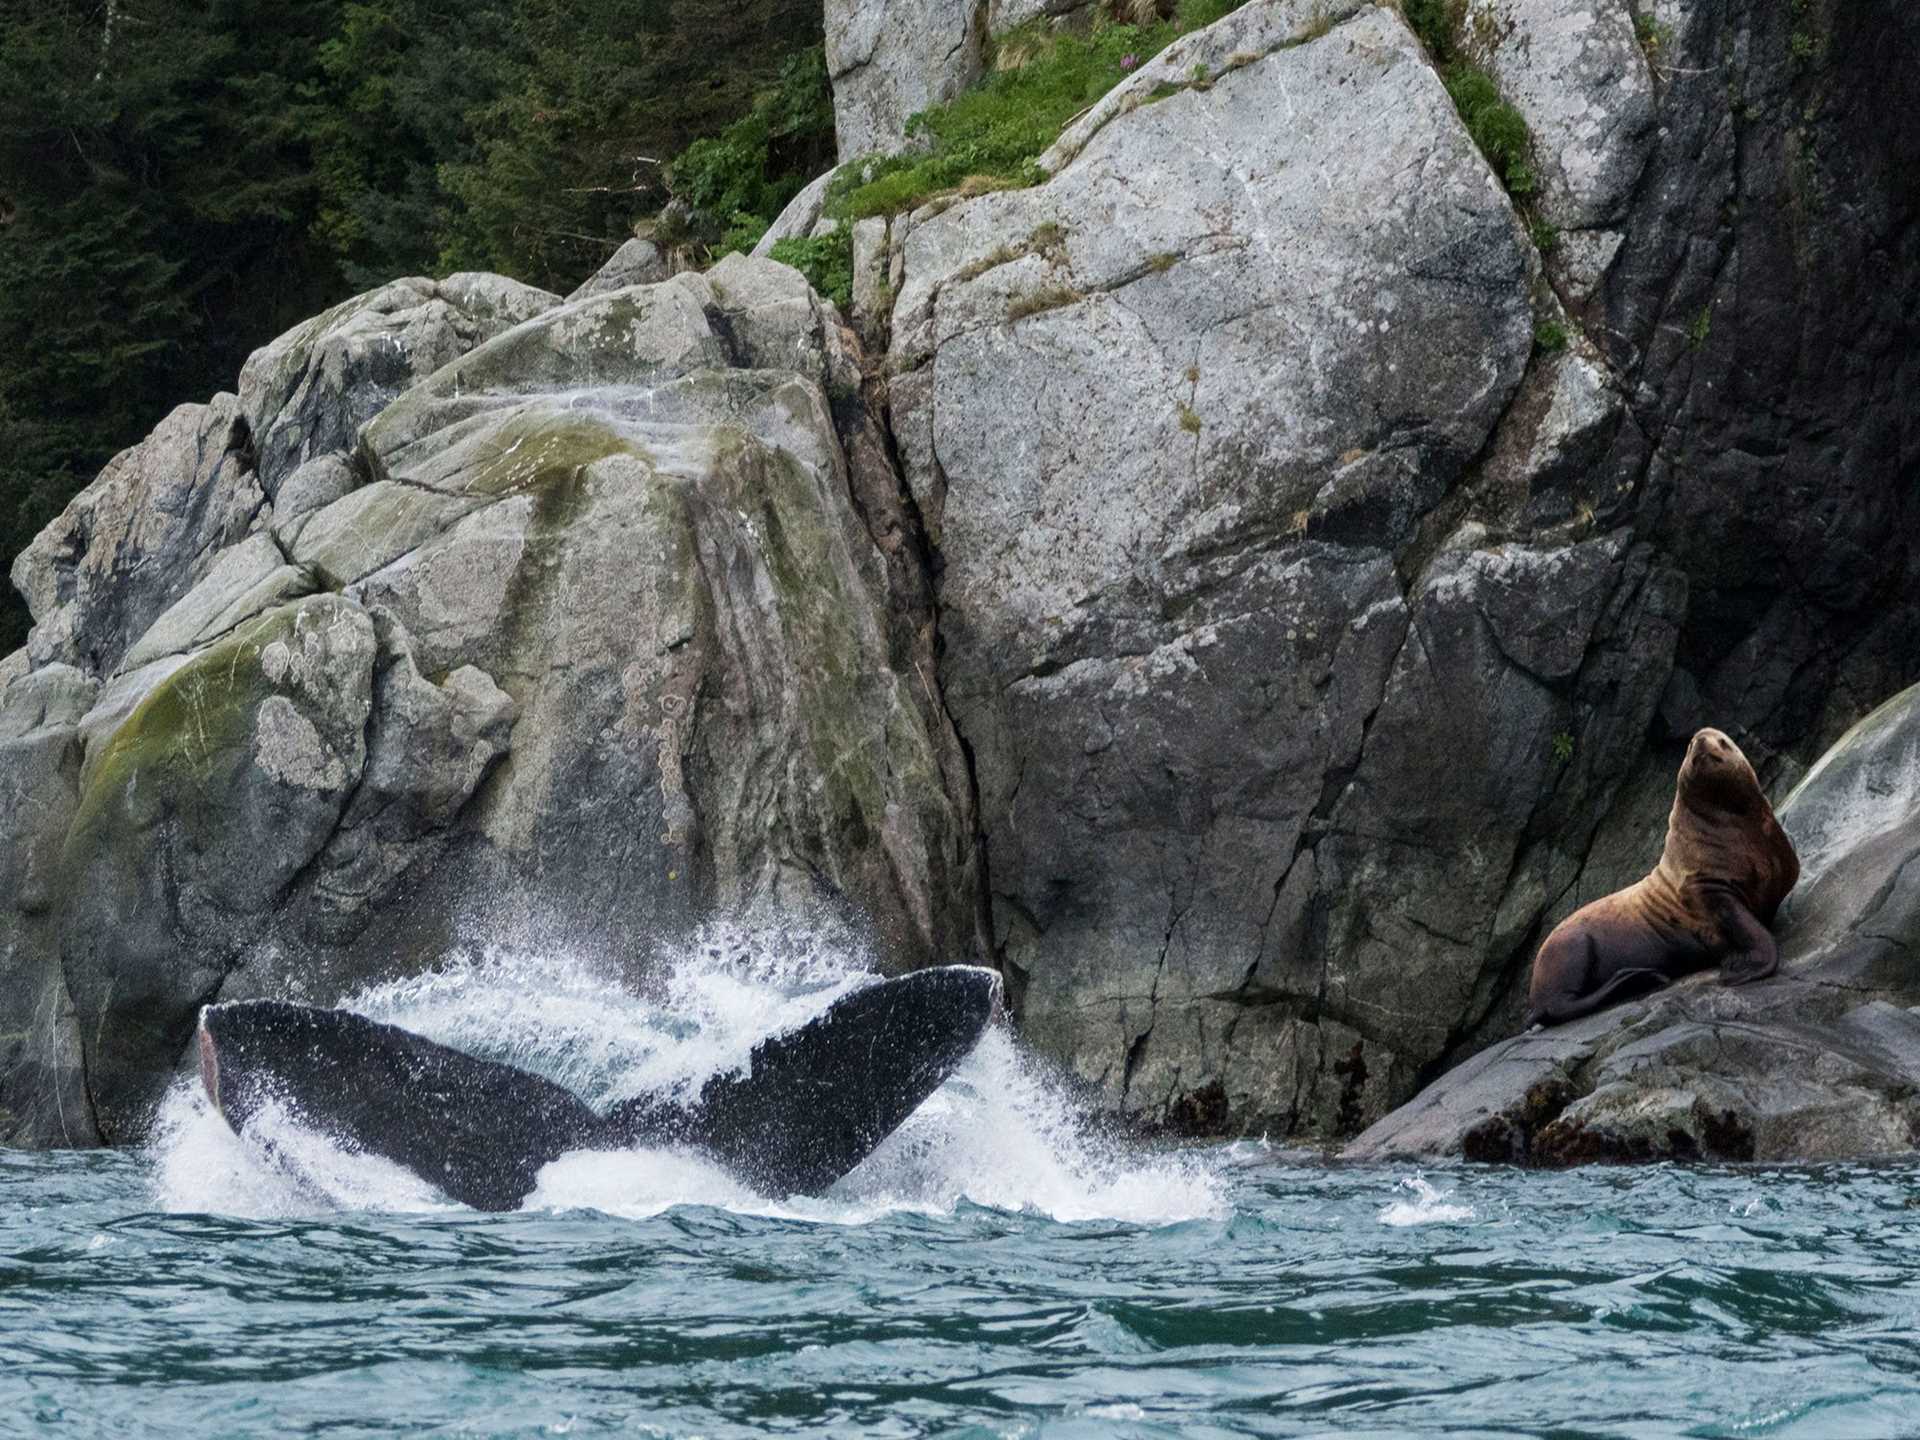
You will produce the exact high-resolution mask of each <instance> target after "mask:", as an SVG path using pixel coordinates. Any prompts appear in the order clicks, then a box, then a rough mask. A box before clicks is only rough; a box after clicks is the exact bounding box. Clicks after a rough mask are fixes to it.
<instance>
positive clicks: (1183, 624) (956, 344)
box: [892, 0, 1671, 1130]
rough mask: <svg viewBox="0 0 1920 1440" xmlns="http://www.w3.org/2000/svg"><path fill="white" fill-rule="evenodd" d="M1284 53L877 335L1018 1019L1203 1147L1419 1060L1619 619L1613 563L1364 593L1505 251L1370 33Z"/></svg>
mask: <svg viewBox="0 0 1920 1440" xmlns="http://www.w3.org/2000/svg"><path fill="white" fill-rule="evenodd" d="M1326 18H1327V16H1326V12H1325V11H1324V10H1323V9H1322V8H1321V7H1318V6H1312V5H1307V4H1290V3H1281V0H1270V3H1264V4H1263V3H1255V4H1251V5H1248V6H1246V7H1244V8H1243V9H1241V10H1239V11H1237V12H1235V13H1234V14H1233V15H1232V16H1230V17H1228V18H1227V19H1226V20H1224V21H1222V22H1220V23H1219V24H1217V25H1215V26H1213V27H1211V28H1210V29H1208V30H1206V31H1202V32H1198V33H1197V34H1196V35H1194V36H1190V37H1188V39H1187V40H1185V41H1183V42H1181V43H1180V44H1179V45H1178V46H1177V47H1175V49H1174V50H1172V51H1170V52H1169V57H1170V58H1165V57H1163V60H1161V61H1156V62H1155V64H1154V66H1149V67H1145V69H1146V72H1147V73H1145V74H1143V75H1142V76H1140V77H1139V78H1137V79H1136V80H1134V81H1130V82H1128V84H1127V85H1126V86H1123V87H1122V89H1121V91H1118V92H1115V94H1114V95H1112V96H1109V98H1108V100H1107V101H1106V102H1103V103H1102V104H1101V105H1098V106H1095V107H1094V109H1093V110H1092V111H1090V112H1089V114H1088V115H1087V116H1086V117H1085V118H1084V119H1083V120H1081V121H1080V122H1077V124H1076V126H1075V127H1074V128H1073V129H1072V130H1070V131H1069V133H1068V135H1067V136H1066V137H1064V138H1063V139H1062V141H1061V143H1060V145H1058V146H1057V147H1056V148H1055V150H1054V151H1053V152H1052V153H1051V155H1050V156H1049V158H1048V161H1047V163H1048V165H1049V166H1050V167H1051V168H1053V169H1054V171H1055V173H1054V175H1053V178H1052V179H1051V180H1050V181H1048V182H1047V183H1046V184H1044V185H1041V186H1038V187H1035V188H1033V189H1030V190H1025V191H1017V192H1008V193H1002V194H993V195H987V196H984V197H981V198H979V199H975V200H972V201H970V202H965V203H961V204H958V205H955V206H953V207H952V208H949V209H947V210H945V211H944V212H941V213H937V214H928V215H923V216H921V217H917V218H916V221H915V223H914V224H913V225H912V227H911V228H909V229H907V231H906V235H905V239H904V243H903V244H902V245H901V247H900V254H901V259H902V271H903V276H902V283H901V286H900V289H899V299H898V302H897V304H896V306H895V308H894V311H893V316H892V323H893V332H892V333H893V344H892V361H893V368H894V370H895V371H896V378H895V379H894V380H893V382H892V397H893V404H894V426H895V431H896V435H897V437H898V439H899V442H900V448H901V453H902V456H903V458H904V461H905V464H906V469H907V479H908V483H909V484H910V486H911V488H912V490H913V493H914V496H915V498H916V500H917V501H918V503H919V507H920V510H921V513H922V514H923V515H924V516H925V517H926V520H927V523H928V528H929V531H930V533H931V534H932V536H933V537H934V538H935V539H936V540H937V542H938V544H939V547H940V553H941V558H942V561H943V563H944V569H943V570H942V571H941V577H940V589H939V598H940V604H941V617H942V628H943V635H944V638H945V642H946V650H945V656H944V660H943V664H942V669H941V677H942V681H943V684H944V686H945V690H946V695H947V700H948V703H949V705H950V706H951V708H952V710H953V713H954V717H955V720H956V723H957V724H958V726H959V728H960V731H961V733H962V735H963V736H964V737H965V738H966V740H967V742H968V744H969V746H970V747H971V749H972V752H973V755H974V759H975V764H976V770H977V776H978V781H979V786H980V795H981V806H982V816H981V818H982V823H983V826H984V830H985V834H986V841H987V847H988V853H989V855H990V857H991V864H992V882H993V905H994V916H995V922H996V939H997V940H998V942H999V943H1000V944H1001V945H1002V947H1003V952H1002V953H1003V955H1004V957H1005V960H1006V962H1007V964H1008V965H1009V967H1010V968H1011V969H1012V971H1013V972H1014V973H1015V975H1016V976H1017V977H1019V978H1020V979H1022V980H1023V981H1024V993H1023V994H1022V997H1021V1003H1022V1009H1021V1014H1022V1019H1023V1023H1024V1024H1025V1025H1026V1027H1027V1029H1028V1033H1029V1034H1030V1035H1031V1036H1032V1037H1033V1038H1034V1039H1035V1040H1036V1042H1038V1043H1039V1044H1040V1045H1041V1046H1042V1047H1043V1048H1045V1049H1047V1050H1048V1051H1050V1052H1052V1053H1053V1054H1055V1055H1057V1056H1059V1057H1060V1058H1062V1059H1064V1060H1065V1061H1066V1062H1067V1063H1068V1064H1069V1065H1070V1066H1071V1067H1072V1068H1073V1069H1074V1070H1075V1071H1076V1072H1078V1073H1079V1074H1081V1075H1082V1076H1084V1077H1085V1078H1087V1079H1089V1080H1092V1081H1095V1082H1098V1083H1100V1084H1101V1085H1103V1086H1104V1087H1105V1088H1106V1090H1107V1092H1108V1093H1109V1094H1110V1095H1111V1096H1112V1097H1113V1099H1114V1100H1115V1101H1116V1102H1117V1103H1119V1104H1121V1105H1122V1106H1124V1107H1125V1108H1126V1109H1127V1110H1128V1111H1130V1112H1132V1113H1135V1114H1137V1115H1139V1116H1140V1117H1142V1118H1145V1119H1147V1120H1149V1121H1153V1122H1164V1123H1169V1124H1175V1125H1183V1126H1190V1127H1198V1128H1203V1129H1204V1128H1218V1127H1220V1126H1225V1127H1227V1128H1240V1127H1243V1126H1252V1127H1256V1128H1263V1127H1272V1128H1273V1129H1276V1130H1285V1129H1290V1128H1313V1127H1315V1126H1320V1125H1326V1126H1337V1125H1338V1124H1340V1123H1351V1117H1352V1116H1353V1115H1369V1114H1373V1113H1378V1111H1379V1110H1380V1109H1382V1108H1384V1107H1385V1106H1386V1105H1388V1104H1390V1103H1392V1102H1393V1101H1394V1100H1396V1099H1398V1098H1399V1097H1400V1096H1401V1095H1403V1094H1404V1093H1406V1089H1407V1087H1408V1086H1409V1085H1410V1083H1411V1079H1412V1076H1413V1074H1414V1073H1416V1071H1417V1070H1418V1069H1419V1068H1420V1067H1421V1066H1423V1065H1425V1064H1427V1063H1429V1062H1430V1061H1431V1060H1432V1059H1433V1058H1434V1057H1436V1056H1437V1055H1439V1054H1440V1053H1442V1052H1443V1051H1444V1049H1445V1047H1446V1045H1447V1043H1448V1038H1449V1034H1450V1031H1451V1029H1452V1027H1454V1026H1456V1025H1458V1024H1460V1023H1461V1020H1462V1016H1463V1014H1464V1013H1466V1012H1468V1011H1470V1010H1471V1008H1472V1006H1473V1004H1474V994H1475V991H1476V986H1477V985H1479V984H1480V983H1481V977H1482V975H1483V973H1485V972H1487V971H1490V970H1493V969H1497V968H1498V967H1499V966H1500V965H1502V964H1504V963H1505V962H1506V960H1507V954H1506V951H1505V950H1504V949H1503V948H1502V947H1503V946H1511V944H1512V943H1513V940H1512V935H1511V933H1510V932H1511V931H1512V930H1513V929H1515V928H1516V927H1517V926H1520V925H1522V924H1523V922H1522V921H1521V920H1520V919H1519V918H1518V917H1511V918H1508V919H1506V920H1504V921H1503V922H1502V923H1500V924H1495V922H1494V917H1495V915H1496V913H1497V912H1498V911H1499V910H1500V908H1501V906H1502V903H1503V901H1504V899H1505V896H1506V886H1507V882H1508V881H1509V879H1510V877H1511V874H1512V872H1513V870H1514V868H1515V854H1516V851H1517V849H1518V847H1519V846H1520V845H1521V844H1522V842H1523V840H1524V839H1525V834H1526V829H1527V826H1528V824H1529V822H1530V820H1531V817H1532V816H1533V815H1534V814H1535V812H1536V811H1537V810H1544V809H1545V808H1546V806H1547V805H1548V804H1549V799H1550V796H1551V794H1552V792H1553V790H1554V788H1555V786H1556V784H1558V783H1560V782H1561V779H1562V776H1561V774H1560V768H1561V767H1560V766H1559V765H1558V764H1557V763H1556V761H1555V759H1554V757H1553V737H1554V735H1555V734H1556V733H1557V732H1558V731H1561V730H1564V729H1569V728H1571V729H1575V730H1578V729H1580V728H1582V722H1583V721H1584V720H1585V719H1586V718H1587V717H1586V716H1585V715H1583V714H1582V712H1581V709H1580V702H1579V699H1578V698H1577V696H1578V691H1579V686H1580V674H1581V671H1582V669H1583V666H1584V665H1585V664H1586V663H1587V661H1588V657H1589V655H1590V654H1592V653H1594V652H1596V651H1597V650H1598V649H1599V648H1600V647H1601V646H1602V645H1603V643H1622V644H1624V643H1628V637H1629V636H1631V635H1632V634H1633V633H1634V631H1635V627H1636V625H1637V624H1638V617H1639V616H1640V615H1641V613H1642V611H1643V610H1644V609H1645V608H1646V606H1647V604H1649V603H1650V601H1649V600H1648V598H1647V597H1648V596H1649V595H1650V594H1651V592H1650V591H1648V589H1647V587H1646V586H1644V584H1642V583H1641V581H1642V579H1643V578H1644V571H1645V568H1646V567H1645V565H1644V563H1641V564H1640V565H1639V568H1638V569H1637V570H1636V569H1634V568H1633V567H1631V566H1629V564H1628V560H1627V547H1626V546H1625V545H1624V543H1623V542H1621V541H1618V540H1608V541H1594V542H1590V543H1587V544H1584V545H1580V546H1574V547H1571V548H1569V547H1566V546H1552V547H1546V548H1543V549H1540V550H1538V551H1532V550H1515V549H1508V550H1500V549H1497V548H1493V547H1491V545H1490V542H1489V543H1488V546H1487V548H1474V546H1473V545H1471V544H1469V545H1467V547H1466V548H1465V549H1463V550H1460V551H1456V552H1449V553H1447V554H1446V555H1444V556H1442V557H1440V558H1439V559H1436V560H1434V561H1433V562H1431V564H1430V565H1429V566H1428V567H1427V573H1426V575H1425V577H1424V578H1423V579H1422V580H1421V581H1420V583H1418V584H1417V585H1415V586H1414V587H1413V588H1412V589H1411V590H1409V589H1408V587H1407V585H1406V583H1405V582H1404V581H1403V580H1402V578H1401V576H1400V575H1399V573H1397V569H1396V557H1398V556H1401V555H1403V554H1406V553H1407V552H1408V551H1409V548H1410V547H1412V546H1413V545H1414V542H1415V539H1416V536H1417V535H1418V534H1419V532H1420V530H1421V527H1422V522H1423V519H1424V517H1426V516H1427V515H1428V514H1429V513H1430V512H1432V511H1433V510H1434V508H1435V506H1436V505H1438V504H1439V502H1440V501H1441V500H1442V499H1443V498H1444V497H1445V496H1446V495H1447V494H1448V492H1449V490H1450V488H1451V487H1452V486H1453V485H1454V484H1455V483H1456V482H1457V480H1458V479H1459V477H1460V476H1461V474H1462V472H1463V469H1464V467H1465V466H1466V464H1467V462H1468V460H1469V459H1470V458H1471V457H1473V456H1474V455H1476V454H1477V453H1478V452H1480V451H1481V450H1482V449H1483V448H1484V447H1485V446H1486V444H1487V442H1488V439H1489V437H1490V436H1491V434H1492V433H1493V431H1494V428H1495V426H1496V424H1497V423H1498V421H1499V420H1500V418H1501V415H1502V413H1503V411H1504V410H1505V408H1506V406H1507V404H1508V402H1509V400H1510V398H1511V397H1512V396H1513V395H1514V393H1515V390H1516V387H1517V386H1518V384H1519V382H1520V379H1521V376H1522V373H1523V372H1524V371H1525V369H1526V367H1527V363H1528V358H1529V354H1530V352H1531V350H1532V316H1531V308H1530V304H1529V297H1528V288H1529V284H1530V279H1531V274H1532V271H1531V254H1530V251H1529V249H1528V247H1527V246H1526V244H1525V240H1524V236H1523V234H1522V232H1521V231H1520V229H1519V227H1518V224H1517V222H1516V220H1515V218H1514V215H1513V213H1512V210H1511V208H1510V206H1509V205H1508V203H1507V200H1506V197H1505V195H1504V194H1503V193H1502V192H1501V190H1500V188H1499V186H1498V184H1497V183H1496V182H1495V181H1494V179H1493V177H1492V176H1491V174H1490V173H1489V172H1488V170H1487V168H1486V165H1485V163H1484V161H1483V160H1482V159H1481V157H1480V154H1479V152H1478V151H1477V150H1476V149H1475V147H1474V145H1473V142H1472V141H1471V140H1470V139H1469V138H1468V136H1467V135H1466V133H1465V131H1464V130H1463V129H1462V128H1461V126H1460V123H1459V121H1458V119H1457V117H1456V116H1455V114H1454V112H1453V108H1452V106H1451V104H1450V102H1449V101H1448V99H1447V96H1446V93H1445V91H1444V89H1443V88H1442V87H1441V85H1440V83H1439V81H1438V79H1437V77H1436V76H1435V75H1434V73H1433V71H1432V70H1431V68H1430V67H1429V66H1428V65H1427V64H1426V62H1425V60H1424V58H1423V56H1422V54H1421V51H1420V48H1419V46H1418V44H1417V43H1416V42H1415V41H1414V39H1413V37H1412V35H1411V34H1410V33H1409V32H1408V31H1407V30H1406V28H1405V26H1404V25H1403V24H1402V23H1401V21H1400V20H1399V18H1398V17H1397V16H1396V15H1395V14H1394V13H1393V12H1392V11H1390V10H1386V9H1373V8H1368V9H1365V10H1361V11H1359V12H1357V13H1354V14H1352V15H1351V17H1350V18H1347V19H1345V20H1344V21H1342V22H1340V23H1337V24H1334V25H1333V26H1332V27H1331V29H1328V28H1327V27H1326V25H1325V21H1326ZM1323 31H1324V32H1325V33H1322V32H1323ZM1198 65H1205V66H1207V69H1206V72H1205V73H1206V74H1207V75H1208V76H1209V77H1210V78H1209V80H1208V83H1207V84H1205V85H1204V86H1199V85H1193V84H1190V83H1187V82H1189V81H1190V79H1191V76H1192V73H1193V70H1192V67H1193V66H1198ZM1155 67H1160V68H1158V69H1156V68H1155ZM1169 86H1171V87H1172V88H1173V90H1174V93H1172V94H1166V93H1165V88H1166V87H1169ZM1156 95H1158V96H1159V97H1160V98H1155V96H1156ZM1413 173H1418V174H1419V175H1420V176H1421V177H1422V179H1421V182H1420V184H1419V185H1417V186H1409V185H1407V184H1406V183H1405V182H1404V179H1403V178H1402V177H1404V176H1406V175H1408V174H1413ZM1336 174H1337V175H1338V177H1339V179H1338V182H1337V183H1332V181H1331V177H1332V176H1334V175H1336ZM1441 257H1444V258H1441ZM1414 563H1415V565H1416V566H1417V565H1418V564H1419V561H1418V560H1417V559H1416V560H1415V561H1414ZM1523 594H1524V595H1528V596H1529V599H1528V600H1525V601H1522V600H1519V599H1518V598H1517V597H1518V596H1520V595H1523ZM1535 597H1537V598H1535ZM1648 648H1649V649H1650V650H1651V654H1650V655H1649V656H1648V668H1647V678H1646V679H1645V680H1644V681H1643V682H1641V683H1640V685H1639V686H1638V688H1637V689H1636V691H1635V693H1634V695H1633V696H1632V697H1630V701H1629V704H1628V707H1627V709H1628V716H1627V718H1626V719H1625V725H1626V726H1629V727H1630V726H1631V724H1632V723H1633V721H1632V718H1631V717H1632V715H1633V714H1634V713H1636V712H1637V713H1639V714H1640V715H1641V716H1642V717H1644V713H1645V712H1646V711H1647V710H1649V709H1650V708H1651V706H1652V704H1653V703H1654V702H1655V701H1656V700H1657V698H1658V695H1659V691H1660V687H1661V685H1662V684H1663V683H1664V670H1663V669H1662V668H1661V667H1662V666H1663V665H1664V664H1665V658H1664V657H1665V654H1667V653H1670V648H1671V634H1670V630H1669V632H1668V633H1667V634H1666V635H1665V637H1664V648H1663V642H1662V641H1661V640H1659V639H1653V640H1650V641H1649V642H1648ZM1436 724H1438V725H1441V726H1443V727H1444V729H1443V730H1442V733H1440V734H1436V733H1435V726H1436ZM1370 727H1371V728H1370ZM1597 752H1598V744H1597V742H1596V760H1597V758H1598V754H1597ZM1443 753H1444V754H1446V755H1447V756H1448V765H1449V775H1450V781H1449V783H1448V784H1447V785H1445V786H1437V785H1436V784H1435V776H1434V773H1433V768H1434V764H1435V759H1434V757H1435V756H1437V755H1440V754H1443ZM1580 773H1581V779H1580V782H1579V783H1580V784H1581V785H1582V787H1583V793H1591V792H1593V791H1596V790H1599V789H1603V788H1604V785H1605V784H1606V772H1605V770H1604V768H1602V767H1600V766H1598V765H1597V764H1596V767H1595V768H1594V769H1593V770H1591V771H1586V770H1583V771H1581V772H1580ZM1489 832H1492V833H1493V834H1495V835H1497V836H1498V840H1497V843H1495V844H1483V843H1481V842H1482V840H1483V838H1484V837H1485V836H1486V835H1487V834H1488V833H1489ZM1541 863H1542V864H1544V863H1545V861H1544V859H1542V861H1541ZM1409 866H1411V867H1412V869H1413V872H1414V875H1415V876H1417V879H1414V880H1413V881H1412V883H1406V881H1405V880H1401V881H1399V883H1397V881H1396V872H1397V871H1401V870H1404V869H1406V868H1407V867H1409ZM1545 903H1546V897H1545V896H1544V894H1543V895H1542V896H1541V897H1540V898H1539V900H1538V902H1537V905H1544V904H1545ZM1369 917H1371V923H1372V924H1374V925H1376V926H1377V927H1378V929H1377V930H1373V931H1369V929H1368V925H1369ZM1421 927H1425V928H1426V929H1428V930H1431V931H1433V932H1434V933H1435V935H1436V936H1437V937H1439V939H1440V943H1438V944H1436V945H1434V946H1433V947H1431V949H1430V950H1429V951H1428V953H1427V955H1426V957H1425V958H1424V960H1423V964H1422V966H1420V967H1417V968H1412V969H1410V968H1409V967H1408V965H1407V964H1406V962H1405V958H1404V955H1403V952H1402V949H1401V947H1400V945H1399V944H1398V943H1397V941H1398V940H1399V939H1400V938H1401V937H1403V936H1404V935H1405V934H1407V933H1422V934H1424V931H1423V930H1422V929H1421ZM1342 1117H1347V1118H1346V1119H1344V1121H1343V1118H1342Z"/></svg>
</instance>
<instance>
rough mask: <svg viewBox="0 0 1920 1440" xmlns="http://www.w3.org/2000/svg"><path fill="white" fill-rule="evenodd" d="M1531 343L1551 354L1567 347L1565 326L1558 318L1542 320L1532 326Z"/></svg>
mask: <svg viewBox="0 0 1920 1440" xmlns="http://www.w3.org/2000/svg"><path fill="white" fill-rule="evenodd" d="M1533 343H1534V345H1535V346H1536V347H1537V348H1539V349H1540V350H1543V351H1545V352H1546V353H1547V354H1549V355H1551V354H1554V353H1555V352H1557V351H1560V350H1564V349H1566V348H1567V327H1566V326H1564V325H1562V324H1561V323H1560V322H1559V321H1558V320H1542V321H1540V322H1539V323H1538V324H1536V325H1535V326H1534V327H1533Z"/></svg>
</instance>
